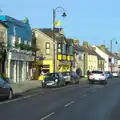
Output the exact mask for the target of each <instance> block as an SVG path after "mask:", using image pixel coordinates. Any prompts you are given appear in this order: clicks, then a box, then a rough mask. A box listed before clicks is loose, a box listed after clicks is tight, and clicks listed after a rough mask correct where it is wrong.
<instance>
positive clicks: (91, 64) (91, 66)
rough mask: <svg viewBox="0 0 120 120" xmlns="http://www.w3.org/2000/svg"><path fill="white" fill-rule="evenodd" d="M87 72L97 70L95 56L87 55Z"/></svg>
mask: <svg viewBox="0 0 120 120" xmlns="http://www.w3.org/2000/svg"><path fill="white" fill-rule="evenodd" d="M87 63H88V70H90V71H92V70H97V69H98V59H97V56H95V55H88V60H87Z"/></svg>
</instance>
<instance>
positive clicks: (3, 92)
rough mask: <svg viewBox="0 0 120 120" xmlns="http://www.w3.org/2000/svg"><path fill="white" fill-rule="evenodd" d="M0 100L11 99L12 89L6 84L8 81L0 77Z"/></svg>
mask: <svg viewBox="0 0 120 120" xmlns="http://www.w3.org/2000/svg"><path fill="white" fill-rule="evenodd" d="M0 98H8V99H12V98H13V90H12V87H11V86H10V85H9V84H8V81H6V80H4V79H3V78H2V77H0Z"/></svg>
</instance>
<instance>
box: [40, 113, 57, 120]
mask: <svg viewBox="0 0 120 120" xmlns="http://www.w3.org/2000/svg"><path fill="white" fill-rule="evenodd" d="M53 114H55V112H52V113H50V114H48V115H46V116H45V117H43V118H41V119H40V120H45V119H47V118H48V117H50V116H52V115H53Z"/></svg>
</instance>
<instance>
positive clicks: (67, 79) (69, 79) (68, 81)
mask: <svg viewBox="0 0 120 120" xmlns="http://www.w3.org/2000/svg"><path fill="white" fill-rule="evenodd" d="M62 74H63V77H64V79H65V82H66V83H70V82H71V73H70V72H63V73H62Z"/></svg>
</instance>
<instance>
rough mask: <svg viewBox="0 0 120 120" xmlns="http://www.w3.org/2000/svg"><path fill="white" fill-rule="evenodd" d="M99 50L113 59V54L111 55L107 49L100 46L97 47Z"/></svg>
mask: <svg viewBox="0 0 120 120" xmlns="http://www.w3.org/2000/svg"><path fill="white" fill-rule="evenodd" d="M97 47H98V48H99V49H100V50H102V51H103V52H105V53H106V54H107V55H109V56H112V57H115V55H114V54H112V53H111V52H110V51H109V50H108V49H107V48H102V47H101V46H97Z"/></svg>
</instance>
